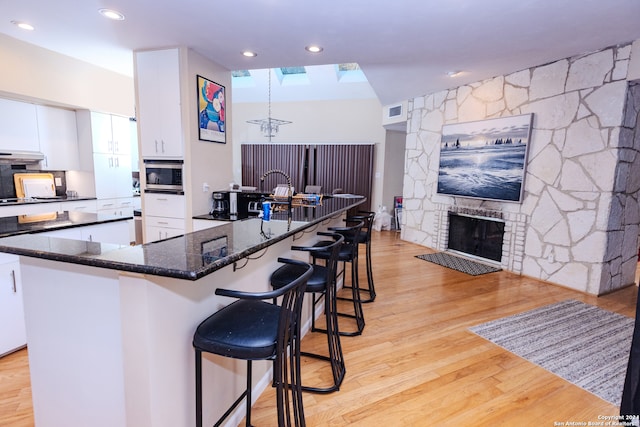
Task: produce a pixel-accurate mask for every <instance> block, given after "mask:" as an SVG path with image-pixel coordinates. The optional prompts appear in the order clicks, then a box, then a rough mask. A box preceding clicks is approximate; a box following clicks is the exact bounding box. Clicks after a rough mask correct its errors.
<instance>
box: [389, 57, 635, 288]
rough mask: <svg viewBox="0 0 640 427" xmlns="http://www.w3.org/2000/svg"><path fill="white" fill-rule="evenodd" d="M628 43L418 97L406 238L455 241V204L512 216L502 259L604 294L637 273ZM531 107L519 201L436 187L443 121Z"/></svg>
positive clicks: (435, 244) (519, 269)
mask: <svg viewBox="0 0 640 427" xmlns="http://www.w3.org/2000/svg"><path fill="white" fill-rule="evenodd" d="M630 54H631V45H630V44H629V45H621V46H615V47H611V48H607V49H603V50H601V51H598V52H592V53H589V54H585V55H580V56H576V57H572V58H567V59H562V60H559V61H556V62H553V63H550V64H545V65H541V66H538V67H533V68H530V69H526V70H522V71H519V72H516V73H512V74H509V75H506V76H498V77H495V78H492V79H488V80H484V81H481V82H476V83H471V84H468V85H464V86H460V87H458V88H455V89H452V90H447V91H442V92H437V93H434V94H430V95H426V96H424V97H419V98H415V99H413V100H412V101H411V102H410V103H409V114H410V116H409V124H408V134H407V144H406V158H405V178H404V195H403V196H404V200H403V202H404V213H403V215H404V218H403V221H404V224H403V227H402V237H403V239H405V240H409V241H412V242H415V243H418V244H422V245H424V246H428V247H432V248H436V249H439V250H444V249H446V242H447V236H448V224H447V222H448V219H447V212H448V211H452V210H453V211H460V210H465V209H466V210H473V211H475V212H478V214H479V215H485V216H496V215H499V216H500V217H501V218H503V219H504V220H505V225H506V227H505V239H504V245H503V257H502V261H501V264H502V267H503V268H504V269H506V270H510V271H513V272H515V273H519V274H524V275H528V276H532V277H536V278H539V279H542V280H545V281H549V282H552V283H557V284H560V285H563V286H567V287H570V288H574V289H578V290H582V291H585V292H589V293H592V294H602V293H605V292H608V291H611V290H614V289H618V288H621V287H623V286H626V285H628V284H630V283H633V281H634V279H635V267H636V262H637V252H638V234H639V233H640V229H639V224H640V208H639V206H640V205H639V201H638V192H639V191H640V156H639V152H638V150H639V147H640V136H639V135H638V131H637V116H638V111H639V110H640V101H639V99H640V96H639V95H638V94H637V92H640V90H636V89H635V87H636V86H634V85H630V84H629V82H628V81H627V70H628V64H629V59H630ZM529 113H533V129H532V135H531V141H530V144H529V147H528V149H529V151H528V161H527V170H526V175H525V182H524V197H523V201H522V203H508V202H496V201H487V200H476V199H466V198H460V197H450V196H444V195H439V194H437V193H436V185H437V179H438V164H439V143H440V139H441V133H442V126H443V125H445V124H450V123H461V122H467V121H475V120H484V119H489V118H497V117H507V116H512V115H519V114H529Z"/></svg>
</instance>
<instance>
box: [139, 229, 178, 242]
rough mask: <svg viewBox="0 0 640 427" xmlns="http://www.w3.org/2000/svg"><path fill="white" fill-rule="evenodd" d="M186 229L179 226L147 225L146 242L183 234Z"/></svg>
mask: <svg viewBox="0 0 640 427" xmlns="http://www.w3.org/2000/svg"><path fill="white" fill-rule="evenodd" d="M183 234H184V230H178V229H177V228H167V227H158V226H155V225H147V226H146V227H145V236H144V237H145V241H144V242H145V243H149V242H157V241H158V240H164V239H169V238H171V237H177V236H182V235H183Z"/></svg>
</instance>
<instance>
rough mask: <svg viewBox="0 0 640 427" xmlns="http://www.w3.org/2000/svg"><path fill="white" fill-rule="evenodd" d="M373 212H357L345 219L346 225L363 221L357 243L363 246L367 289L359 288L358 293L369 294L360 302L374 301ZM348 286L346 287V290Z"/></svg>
mask: <svg viewBox="0 0 640 427" xmlns="http://www.w3.org/2000/svg"><path fill="white" fill-rule="evenodd" d="M375 215H376V214H375V212H367V211H358V214H357V215H353V216H350V217H348V218H347V219H346V223H347V225H349V224H353V223H356V222H358V221H363V222H364V226H363V227H362V230H360V233H358V237H357V240H358V243H359V244H361V245H365V257H366V264H367V287H366V288H363V287H360V292H366V293H368V294H369V298H367V299H362V300H361V302H363V303H367V302H373V301H375V299H376V288H375V286H374V284H373V266H372V264H371V230H372V229H373V218H374V217H375ZM348 287H349V286H347V288H348Z"/></svg>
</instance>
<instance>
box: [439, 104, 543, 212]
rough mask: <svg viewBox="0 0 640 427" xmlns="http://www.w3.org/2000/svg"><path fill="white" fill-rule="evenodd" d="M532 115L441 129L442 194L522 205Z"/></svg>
mask: <svg viewBox="0 0 640 427" xmlns="http://www.w3.org/2000/svg"><path fill="white" fill-rule="evenodd" d="M532 123H533V114H524V115H518V116H511V117H501V118H497V119H488V120H481V121H475V122H466V123H455V124H448V125H444V126H443V127H442V140H441V142H440V165H439V168H438V190H437V192H438V193H439V194H444V195H449V196H457V197H470V198H476V199H486V200H499V201H506V202H521V201H522V195H523V191H524V174H525V168H526V165H527V152H528V146H529V141H530V137H531V127H532Z"/></svg>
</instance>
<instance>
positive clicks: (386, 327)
mask: <svg viewBox="0 0 640 427" xmlns="http://www.w3.org/2000/svg"><path fill="white" fill-rule="evenodd" d="M373 238H374V240H373V248H374V264H373V265H374V277H375V284H376V290H377V293H378V297H377V299H376V301H375V302H373V303H370V304H365V305H364V310H365V318H366V322H367V324H366V327H365V330H364V333H363V334H362V335H361V336H358V337H343V338H342V345H343V349H344V352H345V360H346V365H347V375H346V377H345V380H344V383H343V385H342V387H341V389H340V391H338V392H336V393H331V394H327V395H318V394H308V393H305V395H304V405H305V406H304V409H305V415H306V420H307V425H308V426H346V425H349V426H351V425H353V426H367V427H368V426H472V425H473V426H503V425H504V426H507V425H508V426H534V425H535V426H553V425H559V424H554V423H556V422H557V423H566V422H567V421H572V422H584V423H588V422H589V421H592V422H593V421H598V416H600V415H605V416H608V415H616V414H618V408H617V407H615V406H614V405H611V404H609V403H607V402H605V401H603V400H601V399H600V398H598V397H596V396H594V395H592V394H591V393H589V392H587V391H584V390H582V389H581V388H579V387H576V386H574V385H572V384H570V383H568V382H566V381H564V380H562V379H560V378H558V377H556V376H555V375H553V374H551V373H549V372H547V371H545V370H544V369H542V368H539V367H537V366H535V365H533V364H531V363H528V362H526V361H524V360H523V359H521V358H519V357H518V356H515V355H514V354H512V353H509V352H507V351H505V350H503V349H501V348H500V347H498V346H496V345H493V344H491V343H489V342H488V341H486V340H484V339H482V338H480V337H478V336H476V335H474V334H473V333H471V332H469V331H468V330H467V328H468V327H469V326H473V325H476V324H479V323H482V322H486V321H489V320H492V319H497V318H500V317H504V316H508V315H511V314H515V313H519V312H522V311H525V310H529V309H533V308H536V307H540V306H543V305H546V304H551V303H553V302H557V301H562V300H564V299H568V298H573V299H577V300H580V301H583V302H586V303H589V304H594V305H597V306H600V307H602V308H605V309H607V310H611V311H615V312H618V313H621V314H624V315H626V316H629V317H633V316H634V313H635V301H636V293H637V288H636V287H635V286H632V287H628V288H626V289H623V290H621V291H618V292H615V293H612V294H610V295H606V296H602V297H599V298H597V297H593V296H590V295H586V294H583V293H580V292H575V291H571V290H569V289H565V288H562V287H559V286H554V285H550V284H546V283H543V282H540V281H538V280H534V279H531V278H527V277H522V276H517V275H515V274H511V273H508V272H498V273H491V274H487V275H482V276H476V277H473V276H468V275H466V274H463V273H458V272H456V271H453V270H449V269H446V268H443V267H440V266H437V265H435V264H432V263H429V262H426V261H422V260H419V259H417V258H415V255H419V254H422V253H428V252H432V251H431V250H430V249H427V248H424V247H421V246H418V245H414V244H410V243H407V242H404V241H401V240H400V238H399V235H398V233H396V232H393V231H391V232H390V231H383V232H374V236H373ZM361 264H362V263H361ZM361 280H362V281H364V280H365V275H364V269H361ZM340 321H341V327H343V328H344V329H347V328H348V327H349V326H350V325H349V324H348V320H343V319H342V318H341V319H340ZM325 348H326V338H325V336H324V335H322V334H320V333H310V334H308V335H307V336H306V337H305V338H304V340H303V349H306V350H311V351H317V352H322V351H323V350H324V349H325ZM325 366H326V365H324V364H322V363H321V362H317V361H312V360H304V361H303V366H302V372H303V378H304V381H305V383H309V384H311V383H314V384H320V383H322V382H323V381H324V382H325V384H326V381H328V371H327V370H326V368H325ZM212 386H214V385H212ZM274 399H275V397H274V393H273V390H271V389H268V390H267V391H266V392H265V393H263V395H262V396H260V398H259V399H258V401H257V402H256V403H255V405H254V408H253V415H252V416H253V424H254V425H255V426H274V425H275V424H276V422H275V421H274V420H275V419H276V416H275V409H274V408H275V400H274ZM0 426H4V427H31V426H33V416H32V409H31V393H30V387H29V375H28V362H27V351H26V350H22V351H20V352H17V353H14V354H12V355H9V356H7V357H4V358H1V359H0ZM114 427H118V426H114ZM176 427H181V426H176ZM185 427H188V426H185Z"/></svg>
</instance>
